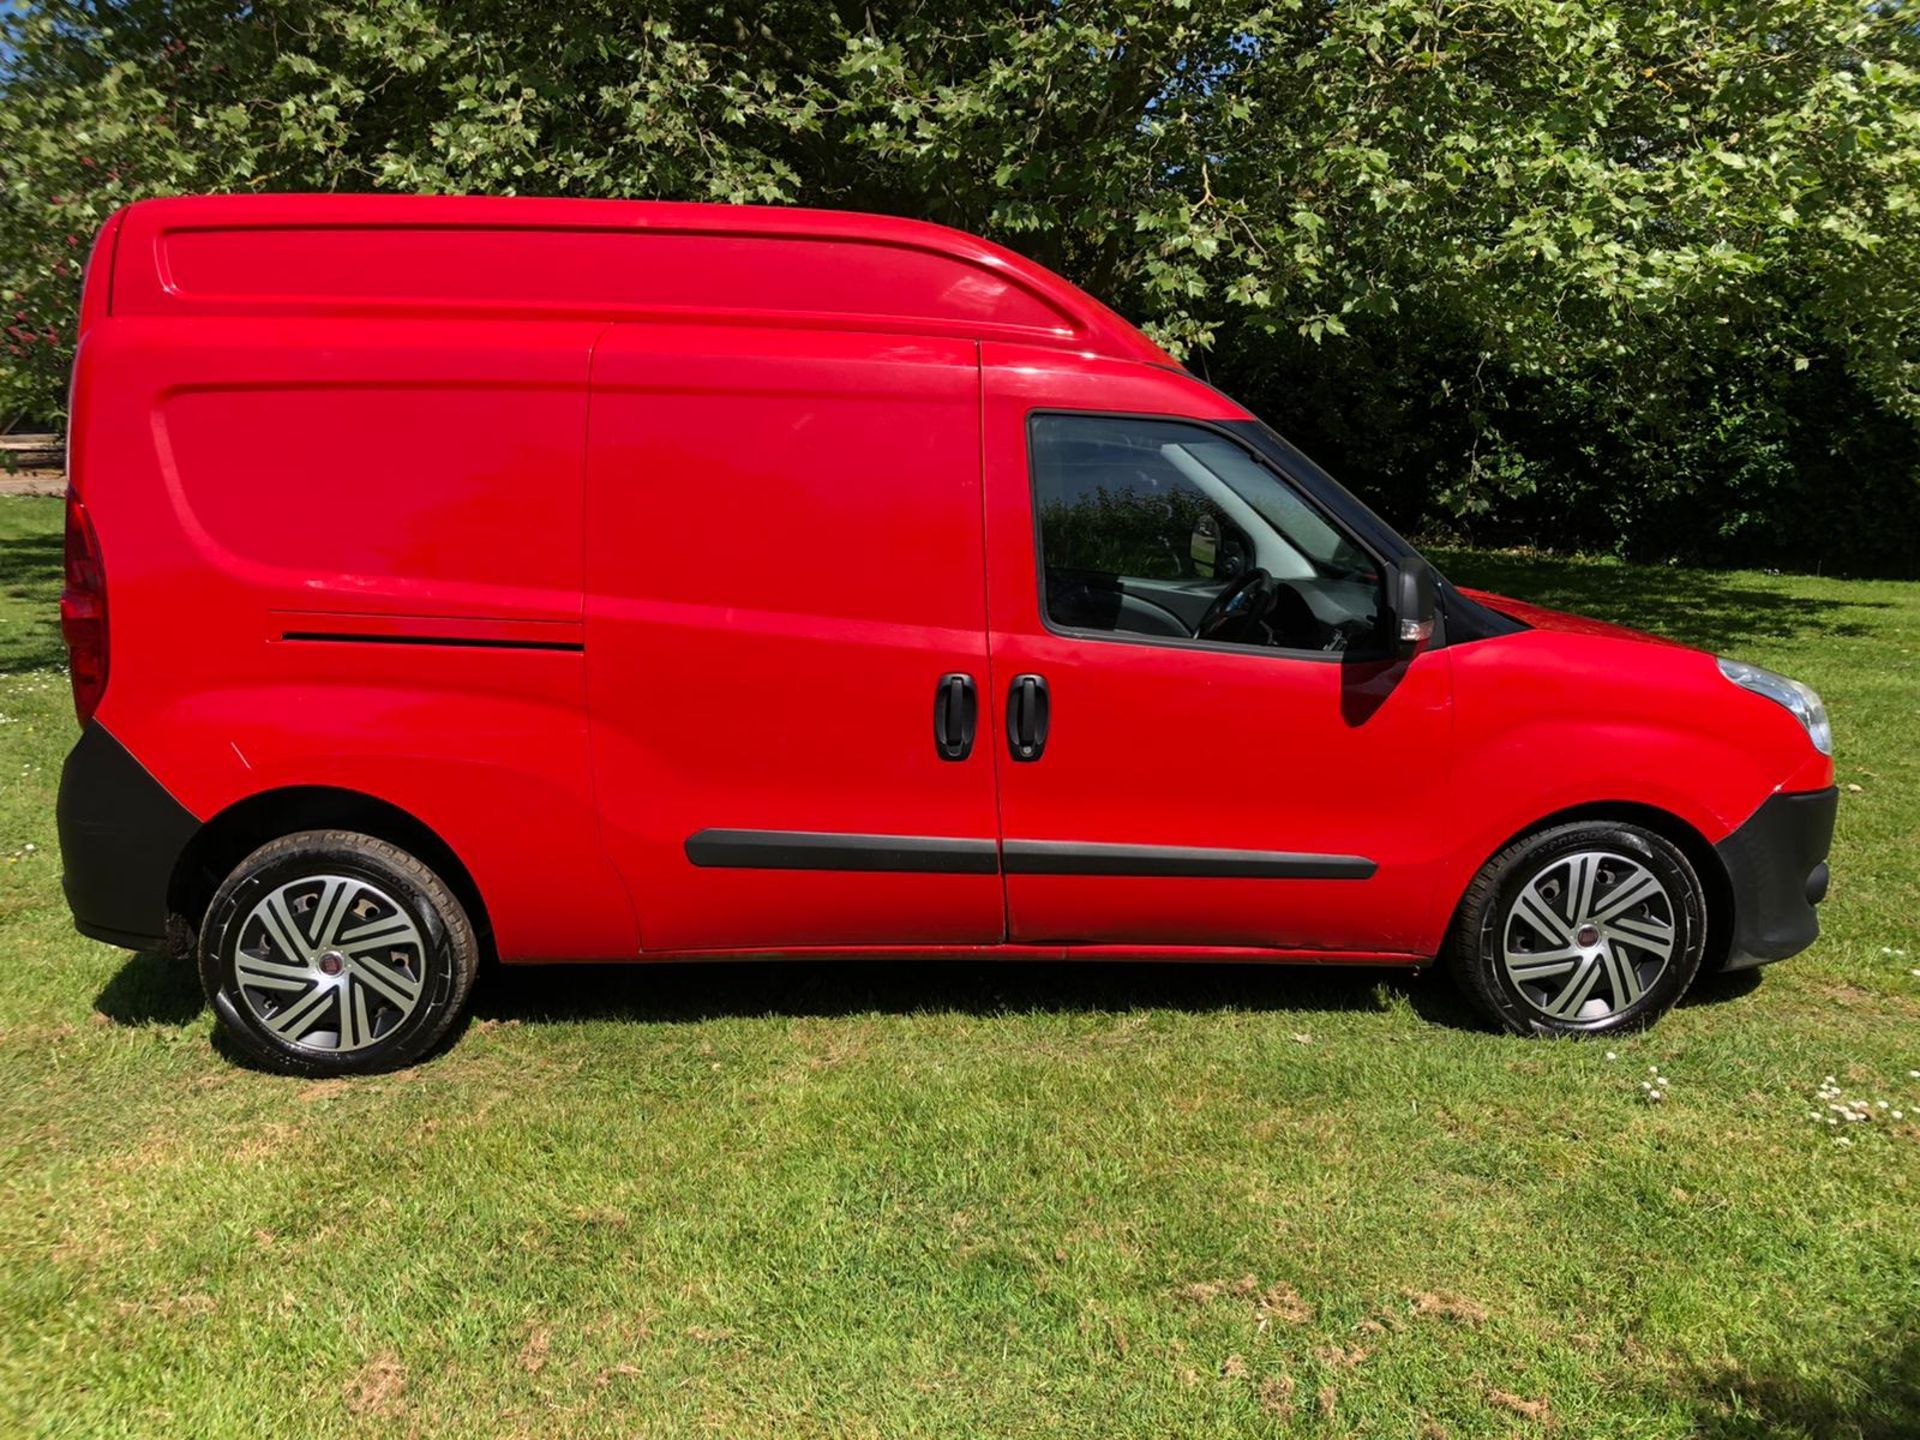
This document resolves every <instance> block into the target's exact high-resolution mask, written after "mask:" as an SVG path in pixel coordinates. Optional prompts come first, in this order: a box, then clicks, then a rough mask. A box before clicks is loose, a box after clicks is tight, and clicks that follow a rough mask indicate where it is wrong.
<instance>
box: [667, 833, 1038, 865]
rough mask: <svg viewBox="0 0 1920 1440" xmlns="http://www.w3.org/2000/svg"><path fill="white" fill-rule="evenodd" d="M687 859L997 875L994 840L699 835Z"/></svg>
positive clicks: (688, 847) (691, 840)
mask: <svg viewBox="0 0 1920 1440" xmlns="http://www.w3.org/2000/svg"><path fill="white" fill-rule="evenodd" d="M686 851H687V859H688V860H690V861H692V862H693V863H694V864H695V865H698V866H701V867H703V868H708V869H730V870H865V871H897V872H915V873H920V874H934V875H993V874H997V873H998V872H999V869H1000V857H999V855H998V854H997V853H996V851H995V847H994V843H993V841H991V840H967V839H959V838H951V837H947V836H940V835H840V834H834V833H830V832H822V831H816V830H701V831H699V832H697V833H695V834H693V835H689V836H688V837H687V844H686Z"/></svg>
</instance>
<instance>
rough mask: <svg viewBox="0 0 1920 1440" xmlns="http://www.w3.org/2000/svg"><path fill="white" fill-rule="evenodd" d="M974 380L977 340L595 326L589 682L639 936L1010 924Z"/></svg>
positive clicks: (695, 942) (856, 938) (833, 936)
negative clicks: (989, 691) (998, 803)
mask: <svg viewBox="0 0 1920 1440" xmlns="http://www.w3.org/2000/svg"><path fill="white" fill-rule="evenodd" d="M979 384H980V380H979V364H978V355H977V347H976V346H975V345H974V344H973V343H972V342H967V341H954V340H941V339H922V338H902V337H897V336H885V335H871V334H857V333H839V332H828V331H811V332H796V331H791V330H758V329H753V328H748V327H715V326H706V327H694V326H687V327H681V326H668V325H632V326H615V327H613V328H612V329H610V330H609V331H608V332H607V333H606V334H605V335H604V336H603V337H602V339H601V341H600V343H599V344H598V346H597V347H596V349H595V353H594V360H593V372H592V399H591V409H590V418H589V424H588V432H589V446H588V451H589V454H588V477H587V530H586V535H587V538H586V562H587V564H586V570H587V586H586V590H587V598H586V628H587V657H588V691H589V711H590V714H591V724H592V736H593V738H592V748H593V757H594V766H595V779H596V789H597V793H598V796H599V804H600V810H601V817H602V829H603V833H604V837H605V841H606V845H607V848H608V850H609V853H611V854H612V856H613V857H614V860H615V863H616V864H617V865H618V866H619V868H620V870H621V873H622V874H623V876H624V877H625V879H626V882H627V884H628V886H629V888H630V890H631V892H632V895H633V899H634V904H635V908H636V910H637V912H638V914H639V919H640V935H641V947H642V949H643V950H646V951H685V950H715V949H721V950H727V949H747V950H755V949H788V948H804V947H808V946H833V947H844V946H863V945H872V946H888V945H971V944H988V943H993V942H997V941H999V940H1001V939H1003V938H1004V935H1005V910H1004V900H1003V892H1002V888H1001V881H1000V876H999V873H998V868H999V867H998V859H997V853H996V851H997V841H998V829H997V816H996V809H995V795H994V768H993V749H994V740H993V736H994V733H995V731H994V727H993V726H992V724H991V717H990V716H989V715H988V714H987V707H986V706H985V704H984V703H981V702H982V700H983V695H982V687H984V684H985V682H986V602H985V593H984V590H985V580H984V573H983V559H982V537H981V526H982V519H981V503H980V403H979V402H980V396H979ZM969 712H971V713H972V714H973V715H974V716H975V717H976V718H975V727H976V733H975V735H974V736H973V739H972V743H971V745H969V746H961V745H960V744H959V743H958V741H959V739H960V738H961V737H960V735H959V731H961V730H962V729H964V724H963V723H962V722H964V720H965V719H966V716H967V714H968V713H969ZM941 724H944V725H946V726H947V727H948V728H949V730H950V732H952V733H951V735H950V738H951V740H952V741H953V742H954V743H950V744H949V745H948V746H946V747H945V748H944V749H942V748H941V747H940V746H939V745H937V743H936V725H941ZM960 750H964V753H963V754H956V753H955V752H956V751H960Z"/></svg>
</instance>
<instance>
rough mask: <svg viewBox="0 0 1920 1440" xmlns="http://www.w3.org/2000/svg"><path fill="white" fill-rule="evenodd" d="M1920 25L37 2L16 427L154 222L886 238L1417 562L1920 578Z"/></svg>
mask: <svg viewBox="0 0 1920 1440" xmlns="http://www.w3.org/2000/svg"><path fill="white" fill-rule="evenodd" d="M1915 18H1916V17H1915V16H1914V15H1913V14H1912V12H1911V11H1910V10H1909V9H1907V7H1906V6H1905V5H1904V4H1901V3H1860V0H1725V3H1707V0H1697V3H1692V4H1677V3H1671V0H1649V3H1645V4H1639V5H1628V4H1625V3H1596V0H1359V3H1339V4H1333V3H1327V0H1299V3H1280V4H1271V5H1264V6H1261V5H1246V4H1235V5H1229V4H1224V3H1217V0H1136V3H1118V4H1116V3H1106V0H1033V3H1024V4H1015V5H1008V6H1002V7H998V8H991V9H988V8H982V7H978V6H971V5H961V4H955V3H952V0H927V3H917V4H911V5H909V4H899V3H889V0H877V3H874V4H871V5H868V6H866V7H865V8H863V9H861V10H859V11H848V12H846V13H845V14H844V15H838V14H836V13H835V12H833V11H831V10H827V9H824V8H822V7H819V6H814V5H805V4H799V3H793V0H776V3H774V4H772V5H747V4H742V3H736V0H706V3H702V4H689V3H671V4H657V5H653V6H651V7H650V8H648V9H647V10H645V11H638V12H636V11H633V10H629V9H628V8H627V7H625V6H623V5H621V4H618V3H615V0H586V3H583V4H577V5H570V6H567V7H564V8H563V9H542V8H539V7H527V6H520V5H513V4H506V3H500V0H493V3H480V4H459V5H456V4H451V3H441V4H434V3H426V0H338V3H291V4H288V3H275V0H269V3H265V4H253V5H238V4H225V5H222V4H216V3H208V0H178V3H164V0H140V3H121V4H104V3H103V4H98V5H81V4H73V3H70V0H61V3H54V4H46V5H35V6H33V7H32V8H30V9H29V10H27V11H25V12H23V13H21V14H19V15H17V16H15V17H14V18H12V19H11V20H9V21H8V22H7V25H8V45H9V47H10V49H11V51H12V58H11V59H10V60H8V61H6V62H0V63H3V64H4V67H5V74H4V78H3V79H0V85H3V86H4V94H3V98H0V157H4V158H0V287H4V292H5V306H6V309H7V311H8V312H9V314H11V315H12V316H13V320H12V326H13V328H12V329H11V330H9V331H8V337H7V338H8V341H9V346H10V348H9V351H8V353H7V354H6V355H5V357H4V361H3V362H0V405H4V407H5V409H6V411H7V412H8V413H12V414H18V415H31V416H34V417H50V416H52V415H54V414H55V413H56V412H57V411H58V408H59V406H60V405H61V403H62V400H61V392H62V389H63V386H64V372H65V364H66V357H65V353H64V347H65V344H66V342H67V340H68V339H69V338H70V327H71V318H70V317H71V313H72V309H73V305H74V289H75V279H76V275H75V267H76V263H77V260H78V254H79V248H80V247H82V246H84V244H85V243H86V239H87V236H88V234H89V233H90V231H91V230H92V229H93V228H94V227H95V226H97V225H98V223H99V221H100V220H101V219H102V218H104V216H105V214H106V213H108V211H109V210H110V209H111V208H112V207H113V206H114V205H116V204H118V203H121V202H123V201H125V200H127V199H131V198H135V197H137V196H140V195H147V194H160V193H171V192H175V191H181V190H213V189H245V188H259V189H313V188H384V189H398V190H420V189H429V190H465V191H488V192H496V193H502V192H504V193H543V194H575V195H619V196H658V197H675V198H701V199H725V200H758V201H767V202H773V203H787V202H801V203H812V204H833V205H848V206H853V207H857V208H867V209H882V210H890V211H896V212H899V213H905V214H913V215H920V216H924V217H926V218H930V219H935V220H941V221H944V222H946V223H949V224H955V225H959V226H962V227H964V228H968V229H973V230H978V231H983V232H985V233H988V234H990V235H993V236H995V237H996V238H999V239H1002V240H1004V241H1006V242H1007V243H1009V244H1011V245H1013V246H1014V247H1015V248H1017V249H1021V250H1023V251H1025V252H1027V253H1029V254H1032V255H1034V256H1035V257H1036V258H1038V259H1040V260H1041V261H1043V262H1044V263H1047V264H1049V265H1052V266H1054V267H1056V268H1058V269H1060V270H1061V271H1063V272H1064V273H1066V274H1067V275H1068V276H1069V277H1071V278H1073V279H1075V280H1077V281H1079V282H1080V283H1082V284H1085V285H1087V286H1088V287H1089V288H1091V289H1092V290H1094V291H1095V292H1096V293H1098V294H1100V295H1101V296H1102V298H1105V299H1107V300H1109V301H1110V302H1111V303H1113V304H1115V305H1116V306H1117V307H1118V308H1120V309H1121V310H1122V311H1123V312H1124V313H1128V314H1130V315H1132V316H1133V317H1134V318H1136V319H1138V320H1140V321H1142V322H1143V323H1145V324H1147V325H1148V327H1149V328H1150V329H1151V330H1152V331H1153V332H1154V333H1155V334H1156V335H1158V336H1159V337H1160V338H1161V339H1162V340H1164V341H1165V342H1167V343H1168V344H1170V345H1172V346H1173V347H1175V348H1176V349H1177V350H1179V351H1181V352H1183V353H1185V354H1187V355H1188V356H1189V357H1191V363H1193V364H1194V365H1195V366H1196V368H1203V369H1205V370H1206V371H1208V372H1210V373H1211V374H1212V376H1213V378H1214V379H1216V380H1217V381H1220V382H1222V383H1223V384H1225V385H1226V386H1227V388H1230V389H1232V390H1234V391H1235V393H1237V394H1238V395H1239V396H1240V397H1241V398H1243V399H1245V400H1247V401H1248V402H1249V403H1251V404H1252V405H1253V406H1254V408H1256V409H1257V410H1260V411H1262V413H1264V414H1266V415H1267V416H1268V418H1270V419H1272V420H1273V421H1274V422H1275V423H1276V424H1278V425H1279V426H1280V427H1281V428H1282V429H1286V430H1289V431H1290V432H1293V433H1295V434H1296V435H1298V436H1299V437H1300V438H1301V439H1302V440H1303V441H1305V442H1306V443H1307V444H1308V447H1309V448H1310V449H1317V450H1318V451H1319V452H1320V458H1321V459H1322V460H1323V461H1326V462H1327V463H1329V464H1330V466H1332V468H1335V469H1336V470H1338V471H1341V472H1343V473H1345V474H1346V475H1348V476H1349V477H1350V478H1351V479H1353V480H1354V481H1355V482H1357V483H1358V484H1359V485H1360V486H1362V487H1363V488H1365V489H1367V490H1368V491H1369V492H1370V493H1371V494H1373V495H1374V496H1376V497H1377V498H1381V499H1383V501H1384V506H1385V508H1386V509H1387V510H1388V511H1389V513H1390V514H1391V515H1392V517H1393V518H1395V519H1396V520H1398V521H1399V522H1400V523H1402V524H1403V525H1407V526H1409V527H1419V526H1427V527H1434V526H1444V527H1448V528H1453V529H1459V530H1464V531H1466V532H1467V533H1470V534H1473V535H1476V536H1478V537H1482V538H1490V539H1499V538H1509V537H1516V536H1527V537H1534V538H1541V539H1545V540H1549V541H1556V542H1560V543H1567V544H1582V545H1590V546H1591V545H1599V546H1610V547H1615V548H1621V549H1625V550H1628V551H1630V552H1632V553H1636V554H1642V555H1655V554H1662V553H1687V554H1696V555H1699V554H1704V555H1707V556H1709V557H1742V558H1747V559H1751V560H1779V561H1783V562H1786V563H1797V564H1807V565H1812V564H1815V563H1821V564H1826V565H1829V566H1833V565H1841V566H1851V567H1853V568H1867V569H1879V570H1888V571H1897V572H1902V573H1920V207H1917V206H1916V196H1917V195H1920V39H1917V38H1916V31H1915ZM70 236H71V237H73V238H72V239H71V240H69V238H68V237H70Z"/></svg>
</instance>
